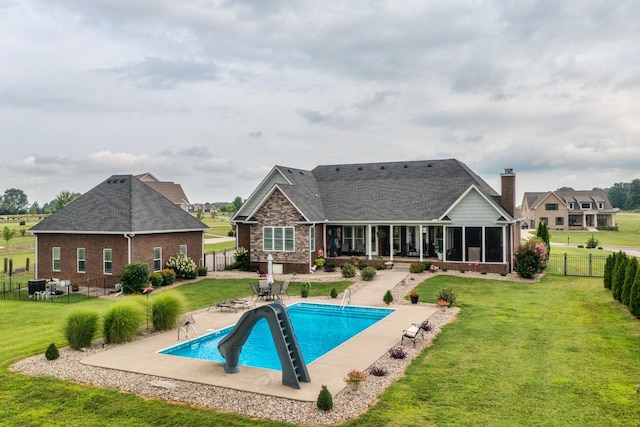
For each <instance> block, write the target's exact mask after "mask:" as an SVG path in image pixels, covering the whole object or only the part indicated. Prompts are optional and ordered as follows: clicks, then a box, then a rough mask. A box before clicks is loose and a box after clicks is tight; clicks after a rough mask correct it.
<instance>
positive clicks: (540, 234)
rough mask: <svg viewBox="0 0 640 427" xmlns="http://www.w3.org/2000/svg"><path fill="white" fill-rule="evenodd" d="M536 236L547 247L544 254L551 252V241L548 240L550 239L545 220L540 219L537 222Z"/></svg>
mask: <svg viewBox="0 0 640 427" xmlns="http://www.w3.org/2000/svg"><path fill="white" fill-rule="evenodd" d="M536 237H537V238H538V239H539V240H541V241H542V243H544V245H545V247H546V248H547V251H546V255H549V254H550V253H551V243H550V242H549V241H550V239H551V234H550V233H549V228H548V227H547V223H546V222H545V221H540V223H539V224H538V228H537V230H536Z"/></svg>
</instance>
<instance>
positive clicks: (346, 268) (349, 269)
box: [340, 264, 356, 279]
mask: <svg viewBox="0 0 640 427" xmlns="http://www.w3.org/2000/svg"><path fill="white" fill-rule="evenodd" d="M340 271H341V272H342V277H344V278H347V279H349V278H351V277H354V276H355V275H356V268H355V267H354V266H353V264H342V267H340Z"/></svg>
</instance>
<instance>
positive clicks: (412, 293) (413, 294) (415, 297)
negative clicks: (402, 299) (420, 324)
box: [409, 291, 420, 304]
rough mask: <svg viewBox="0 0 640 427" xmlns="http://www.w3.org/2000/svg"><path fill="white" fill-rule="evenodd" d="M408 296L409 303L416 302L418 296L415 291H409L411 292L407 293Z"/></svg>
mask: <svg viewBox="0 0 640 427" xmlns="http://www.w3.org/2000/svg"><path fill="white" fill-rule="evenodd" d="M409 297H410V298H411V304H417V303H418V298H420V296H419V295H418V293H417V292H416V291H413V292H411V294H409Z"/></svg>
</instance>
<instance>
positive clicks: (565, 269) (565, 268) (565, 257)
mask: <svg viewBox="0 0 640 427" xmlns="http://www.w3.org/2000/svg"><path fill="white" fill-rule="evenodd" d="M564 275H565V276H566V275H567V253H566V252H565V253H564Z"/></svg>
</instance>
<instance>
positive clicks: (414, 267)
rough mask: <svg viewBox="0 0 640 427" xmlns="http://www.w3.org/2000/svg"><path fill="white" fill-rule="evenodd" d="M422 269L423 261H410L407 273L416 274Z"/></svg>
mask: <svg viewBox="0 0 640 427" xmlns="http://www.w3.org/2000/svg"><path fill="white" fill-rule="evenodd" d="M423 271H424V262H412V263H411V264H410V265H409V273H413V274H418V273H422V272H423Z"/></svg>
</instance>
